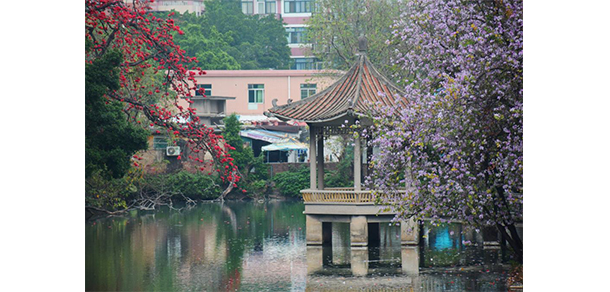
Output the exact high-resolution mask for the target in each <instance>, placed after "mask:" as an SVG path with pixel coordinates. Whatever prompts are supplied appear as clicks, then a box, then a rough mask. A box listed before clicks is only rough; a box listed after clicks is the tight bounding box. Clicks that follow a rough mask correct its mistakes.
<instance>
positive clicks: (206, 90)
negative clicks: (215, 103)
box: [195, 84, 212, 96]
mask: <svg viewBox="0 0 610 292" xmlns="http://www.w3.org/2000/svg"><path fill="white" fill-rule="evenodd" d="M208 86H209V88H208ZM200 88H203V90H204V93H203V94H204V95H205V96H212V84H197V90H196V91H195V96H203V95H202V94H201V92H199V89H200Z"/></svg>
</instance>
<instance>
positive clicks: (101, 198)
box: [85, 168, 141, 211]
mask: <svg viewBox="0 0 610 292" xmlns="http://www.w3.org/2000/svg"><path fill="white" fill-rule="evenodd" d="M140 173H141V171H140V170H138V169H136V168H131V169H130V170H129V171H128V172H127V174H126V175H124V176H122V177H120V178H108V177H105V176H104V174H103V172H102V171H101V170H96V171H94V172H93V173H92V174H91V175H90V176H89V177H88V178H86V179H85V182H86V183H85V203H86V205H88V206H93V207H97V208H100V209H105V210H109V211H117V210H122V209H126V208H127V199H128V197H129V196H130V195H132V194H133V193H135V192H136V191H137V190H138V188H137V184H138V179H139V177H140Z"/></svg>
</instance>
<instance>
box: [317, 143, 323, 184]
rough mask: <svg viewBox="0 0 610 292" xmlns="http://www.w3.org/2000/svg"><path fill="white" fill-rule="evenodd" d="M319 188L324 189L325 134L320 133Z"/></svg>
mask: <svg viewBox="0 0 610 292" xmlns="http://www.w3.org/2000/svg"><path fill="white" fill-rule="evenodd" d="M317 154H318V157H317V159H318V161H317V164H318V189H319V190H323V189H324V135H322V133H320V135H319V136H318V152H317Z"/></svg>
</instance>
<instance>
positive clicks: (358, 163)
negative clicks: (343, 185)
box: [354, 136, 362, 191]
mask: <svg viewBox="0 0 610 292" xmlns="http://www.w3.org/2000/svg"><path fill="white" fill-rule="evenodd" d="M361 176H362V154H361V153H360V136H358V138H356V141H355V143H354V190H355V191H360V190H361V189H362V186H361V181H360V178H361Z"/></svg>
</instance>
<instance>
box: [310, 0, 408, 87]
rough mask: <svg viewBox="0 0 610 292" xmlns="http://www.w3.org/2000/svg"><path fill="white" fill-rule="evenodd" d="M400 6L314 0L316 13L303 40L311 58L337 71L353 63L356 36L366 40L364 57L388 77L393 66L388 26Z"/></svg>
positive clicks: (356, 41) (379, 3) (378, 2)
mask: <svg viewBox="0 0 610 292" xmlns="http://www.w3.org/2000/svg"><path fill="white" fill-rule="evenodd" d="M399 7H400V5H398V4H397V3H393V1H366V0H356V1H352V0H340V1H336V0H317V1H316V11H315V12H314V13H313V14H312V16H311V18H310V19H309V20H308V22H307V23H308V25H309V27H308V28H307V38H308V40H309V42H310V43H312V44H313V47H312V51H313V54H314V56H315V57H316V58H317V59H319V60H322V61H323V62H325V63H326V64H329V65H330V67H332V68H334V69H339V70H347V69H349V68H350V67H351V66H352V65H353V64H354V62H355V60H356V59H355V54H356V52H357V50H358V37H359V36H360V35H364V36H365V37H366V38H367V41H368V51H367V55H368V57H369V58H370V59H371V62H373V63H374V64H375V65H376V66H377V68H378V69H379V70H380V71H381V73H382V74H384V75H385V76H391V75H392V73H394V72H395V71H396V70H393V68H394V64H393V63H392V61H391V58H390V56H391V55H392V54H393V52H394V48H393V46H391V45H390V44H389V43H387V40H388V39H390V38H391V37H392V29H391V27H392V24H393V23H394V21H397V20H398V18H399V16H400V10H399Z"/></svg>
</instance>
